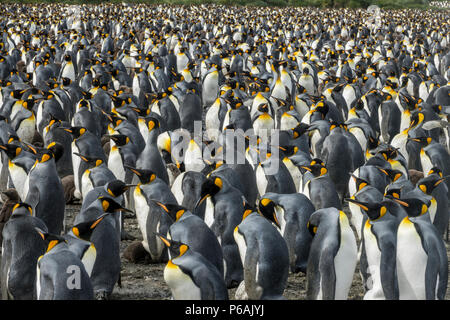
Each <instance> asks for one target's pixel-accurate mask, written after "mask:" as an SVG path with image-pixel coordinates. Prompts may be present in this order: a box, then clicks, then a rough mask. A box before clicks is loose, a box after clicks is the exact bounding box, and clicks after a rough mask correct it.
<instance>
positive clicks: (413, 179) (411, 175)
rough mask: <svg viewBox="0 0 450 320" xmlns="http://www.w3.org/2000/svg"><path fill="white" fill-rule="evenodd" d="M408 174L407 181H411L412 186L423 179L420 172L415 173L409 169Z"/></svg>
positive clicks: (415, 171)
mask: <svg viewBox="0 0 450 320" xmlns="http://www.w3.org/2000/svg"><path fill="white" fill-rule="evenodd" d="M408 173H409V180H411V183H412V184H413V185H416V184H417V182H418V181H419V180H420V179H422V178H423V172H422V171H417V170H414V169H409V170H408Z"/></svg>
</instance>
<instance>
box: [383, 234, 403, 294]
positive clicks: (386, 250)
mask: <svg viewBox="0 0 450 320" xmlns="http://www.w3.org/2000/svg"><path fill="white" fill-rule="evenodd" d="M382 239H383V238H380V239H378V241H381V242H383V240H382ZM380 246H381V247H382V248H383V250H382V251H381V261H380V278H381V283H382V284H383V292H384V296H385V297H386V299H387V300H398V298H399V292H398V284H397V281H396V279H397V275H396V264H395V260H394V262H392V257H395V255H396V247H395V243H393V242H387V243H384V244H383V243H381V244H380Z"/></svg>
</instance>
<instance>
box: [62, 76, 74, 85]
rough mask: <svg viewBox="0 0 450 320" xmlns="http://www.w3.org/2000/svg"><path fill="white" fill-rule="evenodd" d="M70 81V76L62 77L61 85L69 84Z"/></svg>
mask: <svg viewBox="0 0 450 320" xmlns="http://www.w3.org/2000/svg"><path fill="white" fill-rule="evenodd" d="M71 83H72V79H70V78H65V77H64V78H62V85H63V86H69V85H70V84H71Z"/></svg>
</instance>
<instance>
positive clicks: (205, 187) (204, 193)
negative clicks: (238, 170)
mask: <svg viewBox="0 0 450 320" xmlns="http://www.w3.org/2000/svg"><path fill="white" fill-rule="evenodd" d="M222 188H223V180H222V178H220V177H210V178H208V179H206V180H205V182H203V184H202V188H201V193H200V199H199V200H198V201H197V204H196V205H195V207H198V206H199V205H200V204H201V203H202V202H203V201H205V200H206V198H208V197H212V196H214V195H216V194H217V193H218V192H219V191H220V190H222Z"/></svg>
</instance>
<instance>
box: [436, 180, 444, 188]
mask: <svg viewBox="0 0 450 320" xmlns="http://www.w3.org/2000/svg"><path fill="white" fill-rule="evenodd" d="M444 180H445V179H444V178H442V179H439V180H438V181H436V183H435V184H434V186H435V187H437V186H438V185H440V184H441V183H442V182H443V181H444Z"/></svg>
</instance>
